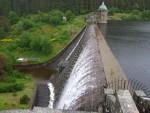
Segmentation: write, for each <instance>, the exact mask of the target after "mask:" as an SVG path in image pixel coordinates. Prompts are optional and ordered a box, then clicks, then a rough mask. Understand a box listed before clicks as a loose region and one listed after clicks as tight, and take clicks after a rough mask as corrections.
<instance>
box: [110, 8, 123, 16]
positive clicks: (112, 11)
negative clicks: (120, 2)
mask: <svg viewBox="0 0 150 113" xmlns="http://www.w3.org/2000/svg"><path fill="white" fill-rule="evenodd" d="M120 12H121V11H120V9H119V8H117V7H111V8H110V9H109V14H110V15H113V14H114V13H120Z"/></svg>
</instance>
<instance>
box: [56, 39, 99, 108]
mask: <svg viewBox="0 0 150 113" xmlns="http://www.w3.org/2000/svg"><path fill="white" fill-rule="evenodd" d="M87 43H88V44H87V45H86V47H85V48H84V49H83V51H82V52H81V54H80V56H79V58H78V60H77V62H76V64H75V66H74V68H73V70H72V72H71V74H70V78H69V79H68V81H67V83H66V85H65V87H64V90H63V92H62V94H61V96H60V99H59V101H58V103H57V105H56V108H57V109H71V108H72V107H73V106H74V105H76V104H77V100H78V99H79V98H80V97H81V96H82V95H84V94H86V93H87V92H88V89H94V88H96V87H97V84H96V75H97V72H96V71H93V69H92V68H93V66H97V67H98V59H97V57H96V56H98V55H97V50H96V49H95V48H93V47H95V45H97V43H96V40H94V39H89V40H88V42H87ZM89 43H90V44H89ZM93 45H94V46H93Z"/></svg>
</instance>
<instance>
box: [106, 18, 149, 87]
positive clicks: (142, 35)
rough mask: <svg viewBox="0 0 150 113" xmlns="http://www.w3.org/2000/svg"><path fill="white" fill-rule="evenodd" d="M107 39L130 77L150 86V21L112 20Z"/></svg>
mask: <svg viewBox="0 0 150 113" xmlns="http://www.w3.org/2000/svg"><path fill="white" fill-rule="evenodd" d="M106 40H107V42H108V45H109V46H110V47H111V49H112V51H113V53H114V55H115V56H116V58H117V59H118V61H119V63H120V65H121V67H122V68H123V70H124V72H125V74H126V75H127V77H128V78H131V79H136V80H139V81H141V82H142V83H144V85H146V86H147V87H149V86H150V22H125V21H110V22H109V23H108V25H107V30H106Z"/></svg>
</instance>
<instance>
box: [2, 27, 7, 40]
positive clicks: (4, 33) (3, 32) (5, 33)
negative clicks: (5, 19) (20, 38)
mask: <svg viewBox="0 0 150 113" xmlns="http://www.w3.org/2000/svg"><path fill="white" fill-rule="evenodd" d="M6 35H7V32H6V31H5V29H4V28H3V27H0V38H4V37H5V36H6Z"/></svg>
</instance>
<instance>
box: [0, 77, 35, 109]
mask: <svg viewBox="0 0 150 113" xmlns="http://www.w3.org/2000/svg"><path fill="white" fill-rule="evenodd" d="M17 81H18V82H21V83H24V85H25V88H24V90H22V91H18V92H12V93H0V110H5V109H17V108H27V106H28V105H22V104H20V102H19V101H20V98H21V97H22V96H23V95H24V94H26V95H28V96H29V97H32V92H33V82H32V79H31V78H29V77H26V78H22V79H17Z"/></svg>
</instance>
